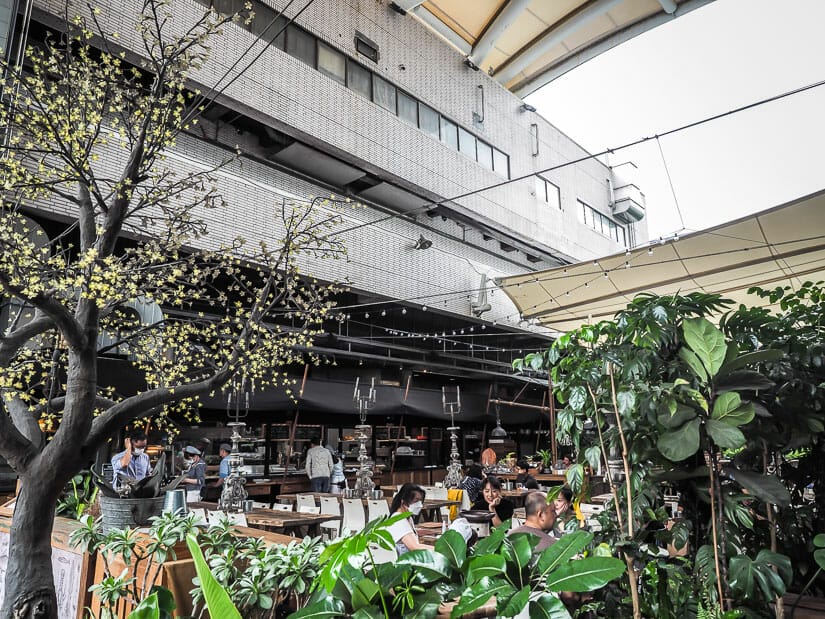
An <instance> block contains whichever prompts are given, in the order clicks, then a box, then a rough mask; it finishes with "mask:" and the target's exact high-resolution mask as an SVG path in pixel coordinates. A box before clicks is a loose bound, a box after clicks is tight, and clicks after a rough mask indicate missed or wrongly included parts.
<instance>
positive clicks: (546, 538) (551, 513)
mask: <svg viewBox="0 0 825 619" xmlns="http://www.w3.org/2000/svg"><path fill="white" fill-rule="evenodd" d="M524 513H525V514H526V515H527V518H526V519H525V520H524V524H523V525H521V526H520V527H516V528H515V529H510V532H509V533H508V534H507V535H513V534H514V533H529V534H530V535H535V536H536V537H538V538H539V543H538V545H536V547H535V548H534V549H533V550H534V552H541V551H542V550H544V549H545V548H547V547H548V546H550V545H551V544H555V543H556V538H555V537H553V536H551V535H549V532H550V531H552V530H553V525H554V524H555V522H556V509H555V507H553V503H550V504H548V503H547V495H546V494H545V493H544V492H536V491H531V492H528V493H527V495H526V496H525V497H524Z"/></svg>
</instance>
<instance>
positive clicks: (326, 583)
mask: <svg viewBox="0 0 825 619" xmlns="http://www.w3.org/2000/svg"><path fill="white" fill-rule="evenodd" d="M402 517H403V516H402ZM395 518H396V519H397V517H395ZM392 522H393V519H392V518H391V519H389V520H387V519H379V520H376V521H373V522H371V523H369V524H368V525H367V527H366V528H365V529H364V530H363V531H362V532H360V533H358V534H356V535H353V536H350V537H348V538H346V539H343V540H340V541H338V542H336V543H334V544H331V545H330V546H329V547H328V548H327V550H326V551H325V552H324V554H323V555H322V557H321V561H322V564H323V567H322V570H321V573H320V574H319V577H318V579H317V581H316V583H315V591H314V593H313V595H312V596H311V598H310V602H309V604H307V606H305V607H304V608H303V609H301V610H300V611H298V612H296V613H294V614H292V615H290V617H291V619H306V618H320V617H328V618H333V617H358V618H362V619H367V618H379V617H384V618H388V617H416V618H422V619H423V618H432V617H435V616H436V615H438V614H439V612H440V611H439V608H441V609H444V608H450V610H449V612H450V616H451V617H461V616H463V615H466V614H469V613H472V612H473V611H475V610H477V609H479V608H481V607H482V606H485V605H488V604H492V603H495V606H496V615H497V616H499V617H516V616H529V617H548V618H549V617H552V618H554V619H563V618H565V617H570V615H569V613H568V612H567V610H566V608H565V606H564V604H563V602H562V601H561V599H560V597H559V593H560V592H563V591H569V592H588V591H593V590H595V589H598V588H599V587H602V586H604V585H605V584H606V583H607V582H609V581H611V580H613V579H615V578H618V577H619V576H621V575H622V573H623V572H624V570H625V565H624V563H623V562H622V561H620V560H619V559H616V558H614V557H612V556H595V554H594V555H590V556H584V557H582V558H577V557H579V556H581V554H582V553H585V552H586V549H587V548H588V547H589V546H590V545H591V542H592V539H593V536H592V534H590V533H587V532H584V531H579V532H576V533H573V534H570V535H567V536H565V537H563V538H561V540H559V541H558V542H556V543H555V544H553V545H551V546H549V547H548V548H547V549H545V550H544V551H542V552H540V553H537V552H535V547H536V544H537V543H538V538H537V537H535V536H533V535H529V534H515V535H512V536H509V537H508V536H507V535H506V533H507V531H508V529H509V528H510V522H509V521H507V522H504V523H502V524H501V525H500V526H499V527H497V528H495V529H494V530H493V531H492V533H491V535H490V536H489V537H487V538H484V539H482V540H481V541H479V542H478V543H477V544H476V545H475V546H474V547H473V548H468V547H467V543H466V542H465V541H464V538H463V537H462V536H461V535H460V534H459V533H457V532H455V531H452V530H448V531H447V532H446V533H444V535H442V536H441V537H440V538H439V539H438V541H437V542H436V544H435V548H434V550H432V551H429V550H414V551H412V552H407V553H405V554H402V555H401V556H400V557H398V559H397V560H396V561H394V562H392V563H376V562H375V561H374V560H373V553H372V551H371V550H370V547H371V545H377V546H379V547H381V548H385V549H390V548H392V547H393V546H394V545H393V543H392V538H391V537H390V535H389V533H388V532H387V530H386V527H387V526H388V525H389V524H391V523H392Z"/></svg>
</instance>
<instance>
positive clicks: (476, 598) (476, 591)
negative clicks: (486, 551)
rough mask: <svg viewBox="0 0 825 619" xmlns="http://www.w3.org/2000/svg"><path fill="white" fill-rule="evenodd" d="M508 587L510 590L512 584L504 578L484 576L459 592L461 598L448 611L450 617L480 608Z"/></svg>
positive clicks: (452, 618)
mask: <svg viewBox="0 0 825 619" xmlns="http://www.w3.org/2000/svg"><path fill="white" fill-rule="evenodd" d="M479 558H481V557H479ZM508 589H510V590H512V589H513V585H511V584H510V583H509V582H507V581H506V580H503V579H498V580H493V579H492V578H488V577H486V576H485V577H484V578H482V579H481V580H479V581H478V582H476V583H475V584H473V585H471V586H470V587H469V588H468V589H465V591H464V593H462V594H461V599H460V600H459V601H458V604H456V605H455V607H454V608H453V610H452V612H450V617H451V619H454V618H456V617H460V616H461V615H466V614H468V613H471V612H472V611H474V610H476V609H477V608H481V607H482V606H484V604H486V603H487V601H488V600H489V599H490V598H491V597H492V596H494V595H498V594H499V593H502V592H504V591H507V590H508Z"/></svg>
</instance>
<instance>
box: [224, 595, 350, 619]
mask: <svg viewBox="0 0 825 619" xmlns="http://www.w3.org/2000/svg"><path fill="white" fill-rule="evenodd" d="M346 614H347V613H346V608H345V607H344V603H343V602H342V601H341V600H339V599H337V598H334V597H332V596H329V597H325V598H324V599H322V600H319V601H318V602H313V603H312V604H307V605H306V606H304V607H303V608H302V609H301V610H299V611H297V612H294V613H292V614H291V615H290V616H289V619H334V618H335V617H345V616H346ZM238 616H240V615H238ZM212 617H216V618H217V617H221V619H223V618H222V615H212Z"/></svg>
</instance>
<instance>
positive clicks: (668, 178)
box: [656, 135, 687, 230]
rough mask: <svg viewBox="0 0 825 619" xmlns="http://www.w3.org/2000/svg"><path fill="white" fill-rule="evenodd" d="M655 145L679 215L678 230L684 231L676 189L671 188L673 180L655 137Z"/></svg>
mask: <svg viewBox="0 0 825 619" xmlns="http://www.w3.org/2000/svg"><path fill="white" fill-rule="evenodd" d="M656 145H657V146H658V147H659V155H661V157H662V165H664V166H665V174H666V175H667V182H668V184H669V185H670V193H671V195H672V196H673V204H675V205H676V212H677V213H678V214H679V221H680V222H681V223H682V227H681V228H680V230H684V229H685V228H686V227H687V226H685V218H684V217H682V209H681V208H680V207H679V199H678V198H677V197H676V189H675V188H674V187H673V179H672V178H671V177H670V170H669V169H668V167H667V160H665V152H664V151H663V150H662V141H661V140H660V139H659V136H658V135H657V136H656Z"/></svg>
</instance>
